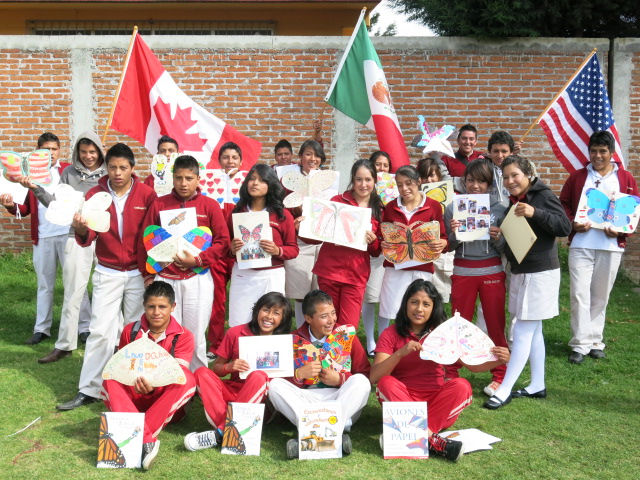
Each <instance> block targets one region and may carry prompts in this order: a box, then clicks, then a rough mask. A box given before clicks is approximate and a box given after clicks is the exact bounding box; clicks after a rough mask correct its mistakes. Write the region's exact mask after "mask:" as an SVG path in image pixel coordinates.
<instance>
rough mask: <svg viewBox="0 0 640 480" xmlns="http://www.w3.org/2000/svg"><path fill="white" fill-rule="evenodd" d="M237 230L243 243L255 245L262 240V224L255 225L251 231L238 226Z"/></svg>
mask: <svg viewBox="0 0 640 480" xmlns="http://www.w3.org/2000/svg"><path fill="white" fill-rule="evenodd" d="M238 229H239V230H240V234H241V238H242V241H243V242H244V243H249V242H253V243H256V242H259V241H260V239H261V238H262V235H261V232H262V223H261V224H259V225H256V226H255V228H254V229H253V230H251V231H250V230H249V229H248V228H247V227H245V226H244V225H238Z"/></svg>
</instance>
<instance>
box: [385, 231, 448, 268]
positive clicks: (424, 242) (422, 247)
mask: <svg viewBox="0 0 640 480" xmlns="http://www.w3.org/2000/svg"><path fill="white" fill-rule="evenodd" d="M380 227H381V229H382V236H383V237H384V241H385V242H387V243H390V244H391V247H388V248H383V249H382V253H383V255H384V257H385V258H386V259H387V260H389V261H390V262H391V263H403V262H405V261H409V260H416V261H418V262H422V263H428V262H432V261H434V260H435V259H436V258H438V257H439V256H440V254H439V253H436V252H434V251H433V249H432V248H431V243H432V242H434V241H437V240H439V239H440V223H438V222H437V221H433V222H426V223H425V222H415V223H412V224H411V225H409V226H407V225H404V224H402V223H397V222H395V223H388V222H385V223H383V224H382V225H381V226H380Z"/></svg>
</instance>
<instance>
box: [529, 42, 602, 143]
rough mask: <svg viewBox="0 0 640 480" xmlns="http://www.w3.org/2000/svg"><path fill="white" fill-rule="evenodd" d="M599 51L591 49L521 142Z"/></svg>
mask: <svg viewBox="0 0 640 480" xmlns="http://www.w3.org/2000/svg"><path fill="white" fill-rule="evenodd" d="M597 51H598V49H597V48H594V49H593V50H592V51H591V53H590V54H589V55H587V58H585V59H584V61H583V62H582V63H581V64H580V66H579V67H578V68H577V69H576V71H575V72H574V74H573V75H571V78H569V80H568V81H567V83H565V84H564V87H562V88H561V89H560V91H559V92H558V93H557V94H556V96H555V97H553V100H551V101H550V102H549V105H547V106H546V107H545V109H544V110H543V111H542V113H541V114H540V115H538V118H536V119H535V121H534V122H533V123H532V124H531V126H530V127H529V130H527V131H526V132H525V134H524V135H523V136H522V138H521V139H520V141H521V142H523V141H524V139H525V137H526V136H527V135H529V133H531V130H533V127H535V126H536V125H537V124H538V122H539V121H540V119H541V118H542V117H543V116H544V114H545V113H547V112H548V111H549V109H550V108H551V106H552V105H553V104H554V103H555V101H556V100H557V99H558V97H559V96H560V95H562V92H564V90H565V89H566V88H567V86H568V85H569V84H570V83H571V82H573V79H574V78H576V75H578V73H580V70H582V67H584V66H585V65H586V64H587V62H588V61H589V60H591V57H593V56H594V55H595V54H596V52H597Z"/></svg>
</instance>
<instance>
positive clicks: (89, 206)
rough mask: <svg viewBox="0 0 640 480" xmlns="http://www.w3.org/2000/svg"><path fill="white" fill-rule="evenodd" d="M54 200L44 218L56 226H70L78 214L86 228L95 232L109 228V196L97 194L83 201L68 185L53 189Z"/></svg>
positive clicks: (81, 194) (111, 200) (82, 196)
mask: <svg viewBox="0 0 640 480" xmlns="http://www.w3.org/2000/svg"><path fill="white" fill-rule="evenodd" d="M54 196H55V200H53V201H52V202H51V203H50V204H49V207H48V208H47V213H46V214H45V217H46V218H47V220H49V221H50V222H51V223H54V224H56V225H64V226H71V223H72V222H73V216H74V215H75V214H76V213H80V215H82V217H83V218H84V219H85V220H86V221H87V226H88V227H89V228H90V229H91V230H93V231H95V232H106V231H108V230H109V228H110V226H111V213H110V212H109V207H110V206H111V203H112V202H113V199H112V198H111V194H109V193H107V192H98V193H96V194H95V195H93V196H92V197H91V198H90V199H88V200H85V199H84V195H83V193H82V192H78V191H77V190H74V189H73V187H71V186H70V185H66V184H64V183H61V184H59V185H58V186H56V188H55V189H54Z"/></svg>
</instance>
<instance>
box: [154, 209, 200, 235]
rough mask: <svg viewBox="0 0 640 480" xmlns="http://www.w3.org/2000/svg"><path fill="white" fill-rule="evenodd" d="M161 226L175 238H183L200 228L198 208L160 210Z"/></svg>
mask: <svg viewBox="0 0 640 480" xmlns="http://www.w3.org/2000/svg"><path fill="white" fill-rule="evenodd" d="M160 226H162V228H164V229H165V230H166V231H167V232H169V233H170V234H171V236H173V237H181V236H183V235H184V234H185V233H187V232H188V231H190V230H193V229H194V228H196V227H197V226H198V218H197V216H196V207H186V208H174V209H171V210H160Z"/></svg>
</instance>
